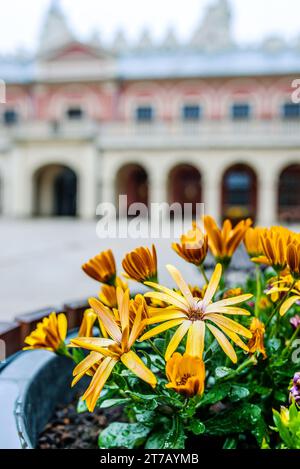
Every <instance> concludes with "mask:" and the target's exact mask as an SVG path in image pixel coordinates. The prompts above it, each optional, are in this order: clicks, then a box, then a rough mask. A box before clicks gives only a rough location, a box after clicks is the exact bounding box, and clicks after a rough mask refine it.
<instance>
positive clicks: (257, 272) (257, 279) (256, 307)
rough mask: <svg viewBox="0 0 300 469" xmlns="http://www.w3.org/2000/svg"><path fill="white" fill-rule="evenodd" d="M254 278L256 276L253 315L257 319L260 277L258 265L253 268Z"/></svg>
mask: <svg viewBox="0 0 300 469" xmlns="http://www.w3.org/2000/svg"><path fill="white" fill-rule="evenodd" d="M255 276H256V300H255V309H254V315H255V317H256V318H257V317H258V316H259V302H260V299H261V275H260V268H259V266H258V265H257V266H256V267H255Z"/></svg>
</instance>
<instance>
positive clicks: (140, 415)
mask: <svg viewBox="0 0 300 469" xmlns="http://www.w3.org/2000/svg"><path fill="white" fill-rule="evenodd" d="M134 410H135V418H136V420H137V421H138V422H139V423H144V424H145V425H148V426H149V425H150V426H151V427H153V423H154V419H155V417H156V415H155V412H153V411H152V410H143V411H142V412H139V411H138V409H136V408H135V409H134Z"/></svg>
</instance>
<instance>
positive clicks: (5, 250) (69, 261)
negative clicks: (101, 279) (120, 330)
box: [0, 219, 245, 321]
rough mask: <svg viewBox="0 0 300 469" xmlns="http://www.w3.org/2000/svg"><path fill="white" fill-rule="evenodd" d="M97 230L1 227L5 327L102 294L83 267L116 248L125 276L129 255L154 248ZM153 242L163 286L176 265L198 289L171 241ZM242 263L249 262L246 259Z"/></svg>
mask: <svg viewBox="0 0 300 469" xmlns="http://www.w3.org/2000/svg"><path fill="white" fill-rule="evenodd" d="M96 224H97V222H96V220H95V221H80V220H68V219H36V220H1V221H0V245H1V250H0V279H1V281H0V298H1V301H0V321H6V320H11V319H13V318H14V316H15V315H17V314H21V313H27V312H31V311H35V310H38V309H42V308H45V307H50V306H53V307H59V306H60V305H62V304H63V303H64V302H68V301H77V300H83V299H85V298H88V297H89V296H90V295H95V294H97V291H98V286H97V283H96V282H94V281H93V280H91V279H89V278H88V277H86V275H85V274H84V273H83V272H82V271H81V264H82V263H83V262H85V261H86V260H88V259H89V258H90V257H92V256H94V255H95V254H97V253H98V252H100V251H102V250H104V249H107V248H109V247H111V248H112V249H113V250H114V253H115V255H116V259H117V263H118V268H119V272H121V271H122V269H121V259H122V255H123V254H124V253H126V252H128V251H130V250H131V249H132V248H134V247H136V246H140V245H148V246H150V245H151V239H148V240H145V239H126V240H124V239H111V240H109V239H99V237H98V236H97V233H96ZM154 241H155V243H156V246H157V251H158V259H159V276H160V281H162V282H166V283H167V284H172V283H171V281H170V277H169V274H168V273H167V272H166V269H165V267H164V265H165V264H166V263H174V264H175V265H176V266H178V267H180V268H181V270H182V272H183V273H184V274H188V276H189V280H190V282H191V283H197V280H198V278H199V279H200V278H201V277H198V275H197V274H196V272H195V268H194V267H193V266H191V265H188V264H186V263H185V262H184V261H183V260H181V259H180V258H179V257H178V256H177V255H176V254H175V253H173V251H172V249H171V247H170V244H171V241H172V240H169V239H164V240H161V241H159V243H157V240H154ZM239 258H242V260H243V261H244V260H245V257H244V254H243V253H242V256H239ZM195 274H196V275H195ZM135 286H136V287H137V284H135Z"/></svg>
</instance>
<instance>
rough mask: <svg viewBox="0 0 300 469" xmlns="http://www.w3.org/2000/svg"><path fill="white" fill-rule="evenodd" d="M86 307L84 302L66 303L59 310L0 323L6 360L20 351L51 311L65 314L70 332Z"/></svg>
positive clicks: (52, 309) (40, 312)
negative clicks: (27, 337)
mask: <svg viewBox="0 0 300 469" xmlns="http://www.w3.org/2000/svg"><path fill="white" fill-rule="evenodd" d="M87 307H88V305H87V303H86V302H85V301H82V302H76V303H67V304H65V305H64V306H63V308H61V309H60V310H56V309H55V308H47V309H43V310H38V311H35V312H31V313H28V314H22V315H19V316H17V317H16V318H15V320H14V321H13V322H0V340H2V341H4V343H5V347H6V351H5V354H6V358H8V357H10V356H11V355H13V354H14V353H16V352H18V351H20V350H22V348H23V347H24V339H25V337H26V336H27V335H29V334H30V333H31V332H32V331H33V330H34V329H35V328H36V325H37V323H38V322H40V321H41V320H42V319H43V318H44V317H46V316H48V315H49V314H50V313H51V312H52V311H55V312H56V313H65V314H66V316H67V320H68V328H69V330H72V329H75V328H76V327H79V326H80V324H81V319H82V315H83V312H84V311H85V309H86V308H87Z"/></svg>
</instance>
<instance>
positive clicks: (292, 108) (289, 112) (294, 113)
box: [283, 103, 300, 119]
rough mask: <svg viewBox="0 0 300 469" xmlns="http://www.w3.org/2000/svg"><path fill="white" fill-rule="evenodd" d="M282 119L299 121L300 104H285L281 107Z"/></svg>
mask: <svg viewBox="0 0 300 469" xmlns="http://www.w3.org/2000/svg"><path fill="white" fill-rule="evenodd" d="M283 117H284V118H285V119H297V118H298V119H299V118H300V104H296V103H286V104H285V105H284V106H283Z"/></svg>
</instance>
